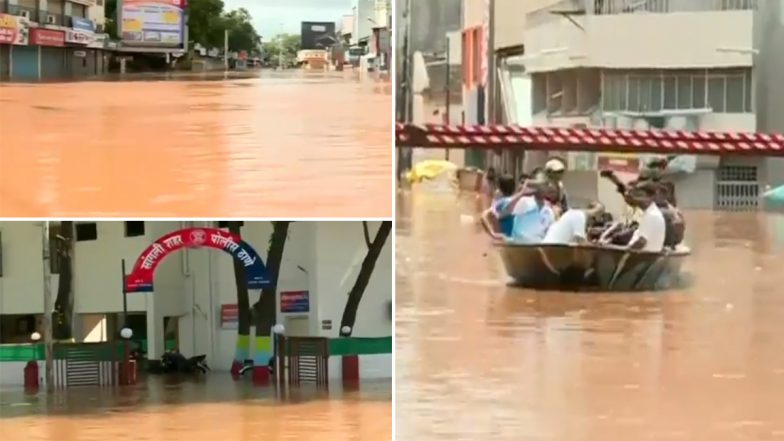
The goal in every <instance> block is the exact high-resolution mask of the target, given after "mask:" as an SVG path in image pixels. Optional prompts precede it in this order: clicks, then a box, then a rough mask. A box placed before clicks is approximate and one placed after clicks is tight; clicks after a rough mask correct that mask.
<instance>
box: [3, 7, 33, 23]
mask: <svg viewBox="0 0 784 441" xmlns="http://www.w3.org/2000/svg"><path fill="white" fill-rule="evenodd" d="M8 13H9V14H11V15H18V16H20V17H21V16H27V17H28V18H29V19H30V21H33V22H34V21H37V19H38V11H37V10H36V9H35V8H27V7H24V6H19V5H8Z"/></svg>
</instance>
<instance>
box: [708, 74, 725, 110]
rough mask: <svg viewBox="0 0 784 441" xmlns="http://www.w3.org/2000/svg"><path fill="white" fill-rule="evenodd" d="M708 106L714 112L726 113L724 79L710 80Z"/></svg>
mask: <svg viewBox="0 0 784 441" xmlns="http://www.w3.org/2000/svg"><path fill="white" fill-rule="evenodd" d="M708 105H709V106H710V107H711V109H713V111H714V112H717V113H724V77H723V76H722V77H710V78H708Z"/></svg>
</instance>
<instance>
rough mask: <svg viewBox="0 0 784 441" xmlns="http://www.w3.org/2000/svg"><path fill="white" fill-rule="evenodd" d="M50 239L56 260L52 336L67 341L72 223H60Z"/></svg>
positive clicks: (70, 309)
mask: <svg viewBox="0 0 784 441" xmlns="http://www.w3.org/2000/svg"><path fill="white" fill-rule="evenodd" d="M53 232H54V233H55V234H54V235H53V237H51V238H50V241H51V243H52V246H51V247H50V249H51V250H52V251H54V256H52V258H53V260H54V259H57V273H58V274H59V276H60V277H59V279H58V282H57V298H56V299H55V302H54V311H53V313H52V335H53V337H54V339H56V340H68V339H70V338H72V337H73V323H72V319H73V259H72V256H73V245H74V223H73V221H62V222H60V226H59V229H57V230H53Z"/></svg>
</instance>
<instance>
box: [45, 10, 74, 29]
mask: <svg viewBox="0 0 784 441" xmlns="http://www.w3.org/2000/svg"><path fill="white" fill-rule="evenodd" d="M38 23H41V24H50V25H56V26H68V25H67V24H65V22H64V16H63V15H62V14H55V13H54V12H49V11H40V12H39V13H38Z"/></svg>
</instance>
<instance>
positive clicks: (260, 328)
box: [253, 221, 291, 378]
mask: <svg viewBox="0 0 784 441" xmlns="http://www.w3.org/2000/svg"><path fill="white" fill-rule="evenodd" d="M290 223H291V222H289V221H276V222H273V223H272V235H271V236H270V240H269V247H268V248H267V275H268V276H269V279H270V284H269V285H268V286H267V287H266V288H264V289H262V290H261V296H260V297H259V300H258V301H257V302H256V303H255V304H254V305H253V315H254V321H255V325H256V340H257V341H258V340H259V339H261V338H265V337H270V329H271V328H272V326H273V325H274V324H275V315H276V314H275V306H276V305H275V299H276V298H277V291H278V276H279V275H280V267H281V264H282V262H283V250H284V248H285V245H286V238H287V237H288V232H289V224H290ZM257 350H258V347H257ZM260 355H261V356H262V357H264V358H265V359H264V360H254V361H258V364H256V363H254V378H259V377H257V374H256V368H260V369H264V370H265V371H264V373H263V374H261V375H262V378H267V377H268V375H269V374H268V371H267V369H268V363H269V359H270V356H271V354H269V353H263V354H260ZM254 358H255V357H254Z"/></svg>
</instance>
